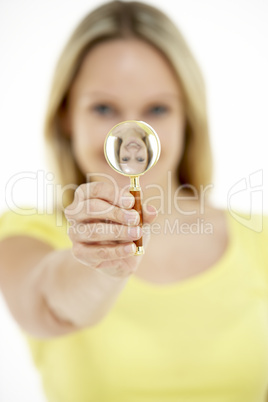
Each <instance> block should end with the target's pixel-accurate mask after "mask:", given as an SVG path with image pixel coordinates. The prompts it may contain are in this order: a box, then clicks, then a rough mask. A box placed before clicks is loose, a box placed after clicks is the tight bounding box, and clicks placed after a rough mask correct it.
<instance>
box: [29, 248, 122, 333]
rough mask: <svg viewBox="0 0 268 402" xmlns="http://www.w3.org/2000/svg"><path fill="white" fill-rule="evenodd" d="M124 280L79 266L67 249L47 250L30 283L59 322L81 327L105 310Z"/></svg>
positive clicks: (98, 319)
mask: <svg viewBox="0 0 268 402" xmlns="http://www.w3.org/2000/svg"><path fill="white" fill-rule="evenodd" d="M127 280H128V279H127V278H115V277H112V276H109V275H106V274H105V273H103V272H100V271H98V270H97V269H93V268H90V267H88V266H86V265H83V264H82V263H80V262H78V261H77V260H76V259H75V258H74V257H73V256H72V253H71V250H64V251H54V252H51V253H49V254H48V255H47V256H46V257H45V258H44V259H43V260H42V261H41V262H40V264H39V266H37V267H36V269H35V271H34V278H33V280H32V283H33V284H34V286H35V287H36V286H37V288H38V289H39V291H40V297H41V298H42V299H43V300H44V302H45V304H46V305H47V308H48V309H49V310H50V311H51V314H53V315H55V317H56V318H57V319H58V320H59V322H62V323H70V324H71V325H73V326H74V328H77V329H81V328H84V327H88V326H91V325H94V324H96V323H97V322H99V321H100V320H101V319H102V318H103V317H104V316H105V315H106V314H107V313H108V312H109V310H110V309H111V307H112V306H113V304H114V302H115V301H116V299H117V297H118V295H119V294H120V292H121V291H122V289H123V288H124V286H125V284H126V282H127Z"/></svg>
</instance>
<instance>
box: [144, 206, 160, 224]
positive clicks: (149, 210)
mask: <svg viewBox="0 0 268 402" xmlns="http://www.w3.org/2000/svg"><path fill="white" fill-rule="evenodd" d="M157 215H158V213H157V210H156V208H155V207H153V206H152V205H144V207H143V209H142V217H143V223H147V224H149V225H150V224H151V223H153V221H154V220H155V219H156V217H157Z"/></svg>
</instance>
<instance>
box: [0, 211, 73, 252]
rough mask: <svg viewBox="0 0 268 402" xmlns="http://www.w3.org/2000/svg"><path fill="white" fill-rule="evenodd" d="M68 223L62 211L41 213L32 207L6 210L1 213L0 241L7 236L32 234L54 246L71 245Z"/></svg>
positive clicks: (66, 246) (31, 235)
mask: <svg viewBox="0 0 268 402" xmlns="http://www.w3.org/2000/svg"><path fill="white" fill-rule="evenodd" d="M67 230H68V225H67V223H66V219H65V217H64V215H63V214H62V213H57V212H55V211H53V212H51V213H40V212H38V211H36V210H34V209H30V208H23V209H22V208H18V209H16V210H12V211H11V210H8V211H5V212H4V213H3V214H2V215H0V241H1V240H3V239H5V238H7V237H14V236H30V237H33V238H35V239H38V240H41V241H43V242H45V243H48V244H50V245H51V246H52V247H53V248H57V249H61V248H68V247H70V245H71V242H70V240H69V237H68V234H67Z"/></svg>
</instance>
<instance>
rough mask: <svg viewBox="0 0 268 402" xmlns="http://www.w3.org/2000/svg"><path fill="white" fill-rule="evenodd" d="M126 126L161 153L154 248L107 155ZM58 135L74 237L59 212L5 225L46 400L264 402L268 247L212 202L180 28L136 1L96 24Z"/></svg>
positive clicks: (86, 28)
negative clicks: (130, 123) (135, 123)
mask: <svg viewBox="0 0 268 402" xmlns="http://www.w3.org/2000/svg"><path fill="white" fill-rule="evenodd" d="M125 120H143V121H146V122H147V123H149V124H150V125H151V126H152V127H153V128H154V129H155V130H156V132H157V133H158V135H159V137H160V141H161V150H162V152H161V157H160V159H159V161H158V163H157V165H156V166H155V167H153V168H152V169H151V170H150V171H149V172H148V173H147V174H146V175H144V177H143V178H142V182H141V184H142V188H143V196H144V221H145V223H146V226H148V225H149V226H150V228H151V230H150V232H151V236H149V233H148V231H146V233H141V231H140V230H139V217H138V215H137V213H136V211H134V210H133V208H132V207H133V202H134V201H133V197H132V196H131V194H130V193H129V192H128V190H127V187H128V179H127V178H126V177H123V176H122V177H121V176H119V175H117V174H116V173H115V172H113V171H112V170H111V169H110V167H109V166H108V164H107V163H106V161H105V158H104V155H103V143H104V139H105V136H106V134H107V133H108V131H109V130H110V129H111V128H112V127H113V126H114V125H115V124H117V123H119V122H120V121H125ZM45 131H46V138H47V141H48V143H49V144H50V147H51V152H52V156H53V158H54V161H55V162H56V165H57V167H58V177H59V180H60V183H61V185H62V187H63V189H64V190H66V191H64V196H65V200H64V201H63V206H64V207H65V210H64V213H65V216H66V218H67V220H69V222H70V225H69V231H68V234H67V225H66V222H65V221H64V220H63V221H61V212H60V210H59V209H60V208H59V207H57V208H56V212H55V214H54V215H42V216H41V215H39V216H27V215H25V216H20V215H18V214H15V213H11V212H7V213H6V214H5V215H4V216H3V217H2V218H1V222H0V223H1V226H0V232H1V239H2V241H1V243H0V255H1V263H0V264H1V265H0V267H1V269H0V284H1V290H2V292H3V294H4V296H5V298H6V300H7V303H8V305H9V308H10V310H11V312H12V313H13V315H14V317H15V318H16V320H17V321H18V323H19V324H20V325H21V327H22V329H23V330H24V331H25V332H26V333H27V339H28V340H29V344H30V347H31V350H32V353H33V357H34V360H35V363H36V365H37V367H38V368H39V370H40V373H41V375H42V378H43V384H44V388H45V392H46V395H47V398H48V400H49V401H57V402H61V401H64V402H73V401H79V402H84V401H117V402H119V401H133V402H134V401H135V402H138V401H154V402H155V401H186V400H187V401H191V402H202V401H206V402H207V401H209V400H211V401H215V402H216V401H226V402H234V401H235V402H239V401H241V402H242V401H243V402H253V401H254V402H255V401H260V402H261V401H262V402H263V401H265V395H266V391H267V383H268V357H267V352H268V327H267V308H268V305H267V269H266V268H267V253H266V254H265V253H264V250H265V244H266V243H267V234H266V233H263V234H262V235H259V234H257V233H254V232H253V231H250V230H248V229H246V228H245V227H243V226H242V225H240V224H239V223H238V222H235V221H234V220H231V219H230V217H229V216H228V215H227V213H226V212H225V211H221V210H217V209H216V208H214V207H213V206H211V205H209V203H208V200H207V197H206V191H207V189H208V188H209V184H210V180H211V153H210V147H209V139H208V128H207V117H206V107H205V94H204V85H203V81H202V77H201V74H200V72H199V69H198V67H197V65H196V63H195V61H194V58H193V56H192V55H191V53H190V51H189V50H188V48H187V46H186V44H185V42H184V40H183V39H182V37H181V35H180V34H179V33H178V31H177V29H176V28H175V27H174V25H173V24H172V22H171V21H170V20H169V19H167V17H166V16H164V15H163V14H162V13H161V12H159V11H158V10H156V9H154V8H152V7H150V6H147V5H145V4H141V3H137V2H127V3H124V2H120V1H115V2H110V3H107V4H105V5H103V6H101V7H100V8H98V9H97V10H95V11H94V12H92V13H91V14H89V15H88V16H87V17H86V18H85V19H84V20H83V21H82V22H81V24H80V25H79V26H78V27H77V29H76V31H75V32H74V34H73V35H72V37H71V38H70V40H69V42H68V44H67V45H66V47H65V49H64V51H63V53H62V55H61V58H60V59H59V63H58V66H57V69H56V72H55V77H54V81H53V85H52V90H51V96H50V100H49V105H48V111H47V119H46V127H45ZM70 189H71V191H69V190H70ZM74 189H76V191H75V194H74V197H73V190H74ZM67 190H68V191H67ZM157 213H158V214H157ZM157 215H158V216H157ZM142 234H143V235H145V249H146V253H145V255H144V256H142V257H140V256H139V257H136V256H133V254H134V251H135V245H134V243H133V241H134V240H136V239H138V238H139V237H140V236H141V235H142ZM149 237H150V239H149ZM260 256H262V258H260Z"/></svg>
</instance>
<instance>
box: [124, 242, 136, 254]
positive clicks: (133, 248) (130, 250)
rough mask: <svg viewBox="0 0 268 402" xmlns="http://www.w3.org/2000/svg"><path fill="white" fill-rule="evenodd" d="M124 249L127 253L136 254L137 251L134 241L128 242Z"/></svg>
mask: <svg viewBox="0 0 268 402" xmlns="http://www.w3.org/2000/svg"><path fill="white" fill-rule="evenodd" d="M124 251H125V253H126V254H134V253H135V251H136V245H135V244H134V243H131V244H128V245H127V246H125V247H124Z"/></svg>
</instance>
